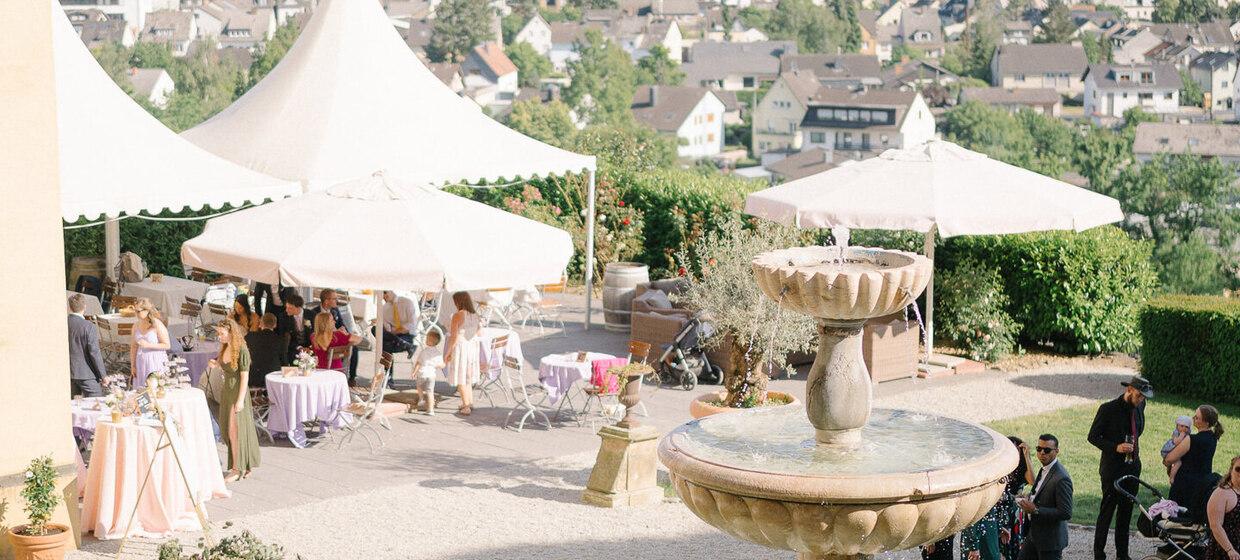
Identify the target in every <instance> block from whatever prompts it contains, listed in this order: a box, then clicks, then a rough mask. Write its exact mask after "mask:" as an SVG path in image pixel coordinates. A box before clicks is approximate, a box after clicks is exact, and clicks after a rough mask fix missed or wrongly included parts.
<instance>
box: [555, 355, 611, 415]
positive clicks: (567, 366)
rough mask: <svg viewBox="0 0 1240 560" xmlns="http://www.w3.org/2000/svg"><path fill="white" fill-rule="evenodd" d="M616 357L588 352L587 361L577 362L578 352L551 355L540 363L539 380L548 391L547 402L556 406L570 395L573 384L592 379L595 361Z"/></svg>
mask: <svg viewBox="0 0 1240 560" xmlns="http://www.w3.org/2000/svg"><path fill="white" fill-rule="evenodd" d="M614 358H615V356H612V355H611V354H604V353H601V352H586V359H585V361H582V362H579V361H577V352H567V353H564V354H549V355H547V356H544V357H543V359H542V360H541V361H539V362H538V380H539V381H541V382H542V384H543V386H544V387H545V388H546V389H547V400H548V402H550V403H551V404H555V403H556V401H558V400H560V398H561V397H563V396H565V395H567V394H568V390H569V389H571V388H572V387H573V384H574V383H576V382H578V381H582V380H588V379H590V374H591V373H592V372H591V371H590V370H591V368H592V367H593V363H594V361H595V360H611V359H614Z"/></svg>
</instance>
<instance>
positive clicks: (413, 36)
mask: <svg viewBox="0 0 1240 560" xmlns="http://www.w3.org/2000/svg"><path fill="white" fill-rule="evenodd" d="M431 29H432V24H431V22H430V21H429V20H425V19H418V20H412V21H410V22H409V27H408V28H406V29H401V30H400V34H401V35H402V36H404V38H405V44H406V45H409V49H410V50H412V51H413V52H415V53H424V52H426V45H429V44H430V43H431Z"/></svg>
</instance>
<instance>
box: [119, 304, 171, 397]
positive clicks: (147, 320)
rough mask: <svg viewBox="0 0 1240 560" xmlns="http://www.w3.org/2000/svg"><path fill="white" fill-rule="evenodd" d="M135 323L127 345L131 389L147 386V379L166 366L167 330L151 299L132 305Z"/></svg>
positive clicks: (168, 346) (169, 346)
mask: <svg viewBox="0 0 1240 560" xmlns="http://www.w3.org/2000/svg"><path fill="white" fill-rule="evenodd" d="M134 310H135V314H136V315H137V317H138V322H136V323H134V326H133V340H132V341H130V343H129V371H130V376H131V378H132V383H130V386H131V387H133V388H135V389H141V388H143V387H146V376H148V375H150V374H151V373H152V372H156V371H160V370H163V369H164V368H165V367H166V366H167V364H168V349H169V348H171V347H172V346H171V344H169V342H168V328H167V327H165V326H164V323H163V321H160V320H159V310H157V309H155V306H154V305H151V300H149V299H146V298H141V299H139V300H138V303H137V305H135V306H134Z"/></svg>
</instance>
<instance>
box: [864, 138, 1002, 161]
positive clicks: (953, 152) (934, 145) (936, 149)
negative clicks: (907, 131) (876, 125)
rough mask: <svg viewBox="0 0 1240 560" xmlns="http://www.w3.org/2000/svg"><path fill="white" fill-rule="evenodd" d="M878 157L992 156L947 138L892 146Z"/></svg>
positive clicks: (948, 158) (958, 158) (949, 158)
mask: <svg viewBox="0 0 1240 560" xmlns="http://www.w3.org/2000/svg"><path fill="white" fill-rule="evenodd" d="M878 157H880V158H883V159H886V160H891V161H921V162H934V161H970V160H980V159H990V156H987V155H986V154H983V153H981V152H975V151H973V150H969V149H967V148H963V147H961V146H959V145H957V144H953V143H951V142H948V141H946V140H928V141H926V142H924V143H921V144H917V145H915V146H909V147H907V148H892V149H890V150H887V151H885V152H883V153H881V154H879V156H878Z"/></svg>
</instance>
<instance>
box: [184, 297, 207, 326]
mask: <svg viewBox="0 0 1240 560" xmlns="http://www.w3.org/2000/svg"><path fill="white" fill-rule="evenodd" d="M181 316H182V317H184V318H185V322H186V323H187V324H188V328H189V331H190V332H194V325H195V323H198V322H199V321H201V320H202V306H201V305H199V304H197V303H190V302H188V301H187V302H185V303H182V304H181Z"/></svg>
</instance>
